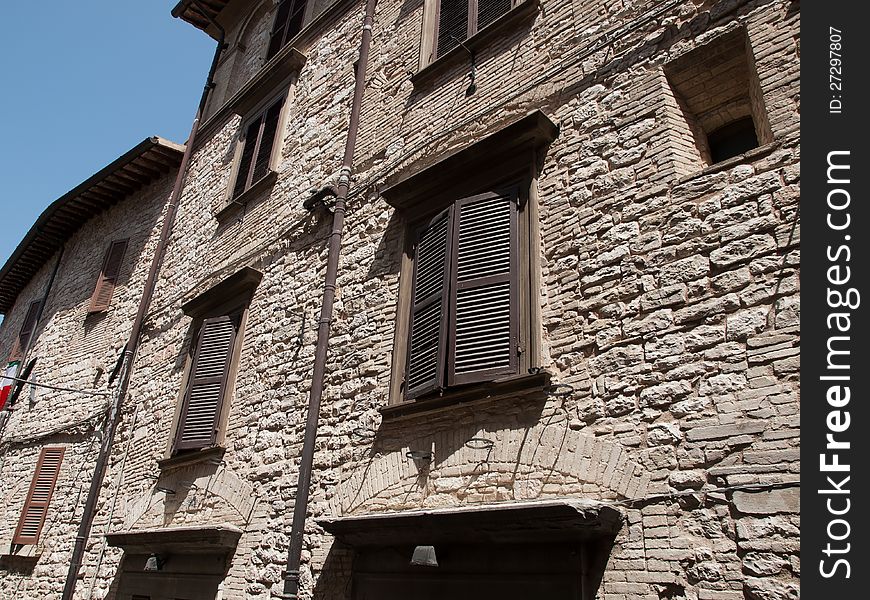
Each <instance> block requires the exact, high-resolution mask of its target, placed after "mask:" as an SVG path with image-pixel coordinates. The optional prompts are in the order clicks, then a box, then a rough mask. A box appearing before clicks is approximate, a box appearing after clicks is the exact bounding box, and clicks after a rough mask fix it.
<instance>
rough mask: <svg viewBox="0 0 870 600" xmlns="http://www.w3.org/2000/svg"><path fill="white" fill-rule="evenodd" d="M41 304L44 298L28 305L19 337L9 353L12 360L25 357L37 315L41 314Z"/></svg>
mask: <svg viewBox="0 0 870 600" xmlns="http://www.w3.org/2000/svg"><path fill="white" fill-rule="evenodd" d="M40 305H42V300H34V301H33V302H31V303H30V306H28V307H27V313H26V314H25V315H24V322H23V323H22V324H21V329H20V330H19V331H18V337H17V338H15V341H14V342H13V346H12V353H11V354H10V355H9V361H10V362H11V361H15V360H21V359H22V358H24V356H23V353H24V350H25V349H26V348H27V344H28V343H30V336H32V335H33V330H34V329H36V317H37V315H39V307H40Z"/></svg>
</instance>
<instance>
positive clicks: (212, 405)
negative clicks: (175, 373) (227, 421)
mask: <svg viewBox="0 0 870 600" xmlns="http://www.w3.org/2000/svg"><path fill="white" fill-rule="evenodd" d="M239 320H240V317H239V315H232V316H220V317H214V318H210V319H205V320H204V321H203V323H202V327H200V330H199V334H198V336H197V343H196V348H195V349H194V353H193V361H192V364H191V367H190V375H189V377H188V385H187V390H185V393H184V400H183V404H182V407H181V416H180V417H179V421H178V429H177V432H176V437H175V450H176V451H179V450H193V449H198V448H207V447H209V446H213V445H214V444H215V440H216V435H217V428H218V422H219V419H220V413H221V407H222V405H223V401H224V395H225V392H226V387H227V378H228V376H229V370H230V361H231V359H232V353H233V345H234V344H235V340H236V334H237V332H238V327H239Z"/></svg>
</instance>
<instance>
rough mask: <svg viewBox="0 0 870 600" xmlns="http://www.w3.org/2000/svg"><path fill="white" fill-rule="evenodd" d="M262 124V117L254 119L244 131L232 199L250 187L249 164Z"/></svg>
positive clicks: (252, 157)
mask: <svg viewBox="0 0 870 600" xmlns="http://www.w3.org/2000/svg"><path fill="white" fill-rule="evenodd" d="M262 123H263V119H262V117H261V118H259V119H255V120H254V122H253V123H251V124H250V125H248V129H247V131H245V139H244V141H242V144H244V146H242V158H241V160H239V170H238V173H237V174H236V184H235V187H233V198H235V197H237V196H240V195H241V194H242V192H244V191H245V190H246V189H248V186H249V185H250V184H249V179H250V175H251V163H252V162H253V161H254V151H255V150H256V149H257V137H258V136H259V134H260V125H262Z"/></svg>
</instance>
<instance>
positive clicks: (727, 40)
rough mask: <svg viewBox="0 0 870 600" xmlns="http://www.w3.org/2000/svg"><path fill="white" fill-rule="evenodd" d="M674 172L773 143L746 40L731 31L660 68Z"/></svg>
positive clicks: (740, 32)
mask: <svg viewBox="0 0 870 600" xmlns="http://www.w3.org/2000/svg"><path fill="white" fill-rule="evenodd" d="M664 71H665V78H666V80H667V85H666V90H665V92H666V94H665V95H666V102H667V103H668V106H669V108H670V109H671V113H672V116H673V118H672V119H671V122H672V123H673V126H674V137H673V141H674V143H675V152H674V155H675V157H676V160H677V162H678V163H679V164H678V171H680V172H682V174H689V173H692V172H694V171H697V170H698V169H701V168H704V167H708V166H710V165H714V164H717V163H720V162H723V161H726V160H728V159H730V158H733V157H735V156H739V155H741V154H743V153H745V152H748V151H750V150H752V149H753V148H757V147H758V146H762V145H764V144H768V143H770V142H772V141H773V134H772V133H771V130H770V123H769V122H768V119H767V112H766V110H765V107H764V97H763V95H762V93H761V85H760V83H759V79H758V73H757V72H756V69H755V60H754V57H753V55H752V48H751V47H750V44H749V37H748V36H747V34H746V30H745V29H743V28H742V27H741V28H738V29H735V30H733V31H730V32H728V33H725V34H723V35H720V36H717V37H716V38H714V39H712V40H710V41H709V42H708V43H706V44H704V45H702V46H699V47H697V48H695V49H694V50H691V51H690V52H687V53H686V54H684V55H682V56H680V57H679V58H677V59H675V60H673V61H671V62H670V63H668V64H667V65H666V66H665V69H664Z"/></svg>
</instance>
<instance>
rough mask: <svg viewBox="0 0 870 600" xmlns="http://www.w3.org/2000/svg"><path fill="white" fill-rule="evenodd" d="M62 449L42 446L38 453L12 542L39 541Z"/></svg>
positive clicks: (29, 542)
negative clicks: (34, 469)
mask: <svg viewBox="0 0 870 600" xmlns="http://www.w3.org/2000/svg"><path fill="white" fill-rule="evenodd" d="M64 450H65V448H43V449H42V451H41V452H40V453H39V460H38V461H37V462H36V471H35V472H34V473H33V480H32V481H31V482H30V490H29V491H28V492H27V498H26V499H25V500H24V508H23V509H22V510H21V518H20V519H19V520H18V527H17V528H16V529H15V535H14V536H13V537H12V543H13V544H35V543H36V542H37V541H39V534H40V532H41V531H42V525H43V524H44V523H45V515H46V513H47V512H48V504H49V502H51V495H52V494H53V493H54V486H55V484H56V483H57V477H58V475H59V474H60V464H61V462H63V453H64Z"/></svg>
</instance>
